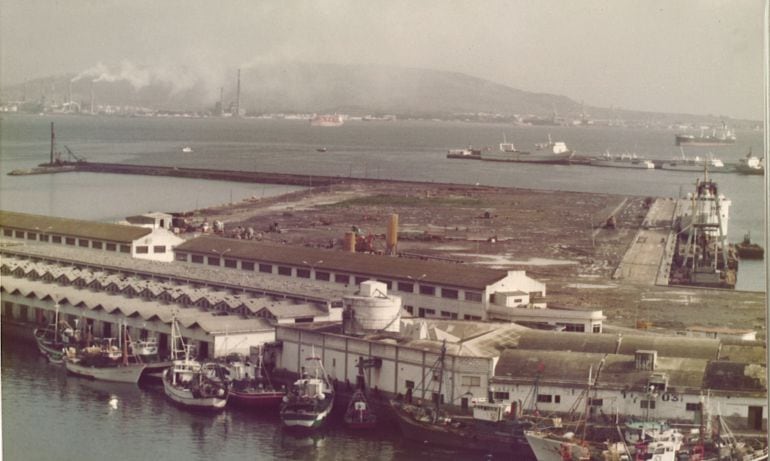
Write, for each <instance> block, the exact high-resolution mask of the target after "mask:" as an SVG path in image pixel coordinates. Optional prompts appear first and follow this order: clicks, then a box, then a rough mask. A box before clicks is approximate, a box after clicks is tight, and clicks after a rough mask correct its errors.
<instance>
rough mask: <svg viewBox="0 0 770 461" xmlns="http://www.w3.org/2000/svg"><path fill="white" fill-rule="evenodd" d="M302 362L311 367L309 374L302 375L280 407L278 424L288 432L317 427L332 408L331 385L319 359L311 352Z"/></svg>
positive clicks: (332, 392)
mask: <svg viewBox="0 0 770 461" xmlns="http://www.w3.org/2000/svg"><path fill="white" fill-rule="evenodd" d="M305 361H306V362H307V363H309V364H310V365H311V367H312V370H313V371H312V374H305V373H303V376H302V377H300V379H298V380H297V381H296V382H295V383H294V386H293V388H292V389H291V391H290V392H289V394H287V395H286V397H284V401H283V404H282V405H281V422H282V423H283V426H284V427H286V428H288V429H316V428H318V427H320V426H321V425H322V424H323V422H324V421H325V420H326V417H327V416H329V413H331V411H332V406H333V405H334V386H332V383H331V380H330V379H329V376H328V375H327V374H326V370H325V369H324V367H323V363H321V358H320V357H318V356H316V355H315V351H313V354H312V355H311V356H310V357H308V358H306V359H305Z"/></svg>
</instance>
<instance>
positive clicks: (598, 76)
mask: <svg viewBox="0 0 770 461" xmlns="http://www.w3.org/2000/svg"><path fill="white" fill-rule="evenodd" d="M763 16H764V1H763V0H585V1H580V0H500V1H497V0H469V1H460V0H456V1H455V0H404V1H401V0H383V1H379V0H328V1H327V0H307V1H302V0H298V1H292V0H0V81H2V83H3V84H6V83H18V82H22V81H24V80H25V79H31V78H35V77H41V76H47V75H51V74H61V73H71V72H82V71H84V70H87V69H89V68H93V67H94V66H96V65H98V64H100V63H101V64H102V66H107V67H110V66H120V65H122V66H128V67H132V66H146V65H149V66H151V67H152V68H155V69H160V70H161V72H162V71H163V69H171V68H174V67H175V66H179V65H183V66H185V67H186V68H187V69H188V72H189V73H190V74H191V75H190V76H188V78H208V79H220V78H224V75H223V71H224V69H225V68H226V67H235V66H248V65H256V64H258V63H260V62H265V61H274V60H285V59H291V60H301V61H320V62H325V61H329V62H336V63H370V64H387V65H398V66H407V67H422V68H432V69H440V70H448V71H456V72H462V73H466V74H470V75H473V76H477V77H481V78H485V79H489V80H492V81H495V82H498V83H503V84H506V85H509V86H512V87H515V88H519V89H522V90H527V91H536V92H547V93H555V94H563V95H565V96H568V97H570V98H572V99H574V100H576V101H581V100H584V101H585V103H586V104H588V105H599V106H615V107H622V108H625V109H639V110H651V111H665V112H687V113H698V114H715V115H716V114H722V115H727V116H732V117H747V118H754V119H761V118H762V107H763V104H762V98H763V89H762V88H763V87H762V81H763V76H762V33H763V31H762V27H763ZM121 63H122V64H121Z"/></svg>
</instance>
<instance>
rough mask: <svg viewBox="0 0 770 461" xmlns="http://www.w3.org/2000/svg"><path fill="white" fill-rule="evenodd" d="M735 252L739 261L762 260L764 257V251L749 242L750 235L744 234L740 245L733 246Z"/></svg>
mask: <svg viewBox="0 0 770 461" xmlns="http://www.w3.org/2000/svg"><path fill="white" fill-rule="evenodd" d="M735 252H736V253H737V254H738V257H739V258H741V259H762V258H764V257H765V249H764V248H762V247H761V246H760V245H758V244H756V243H753V242H752V241H751V234H750V233H748V232H747V233H746V234H745V235H744V236H743V241H742V242H741V243H736V244H735Z"/></svg>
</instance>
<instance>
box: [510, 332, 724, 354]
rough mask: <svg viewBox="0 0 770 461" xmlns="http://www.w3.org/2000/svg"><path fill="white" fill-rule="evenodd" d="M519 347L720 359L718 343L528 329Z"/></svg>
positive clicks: (677, 337)
mask: <svg viewBox="0 0 770 461" xmlns="http://www.w3.org/2000/svg"><path fill="white" fill-rule="evenodd" d="M618 343H619V344H618ZM518 348H519V349H537V350H552V351H572V352H593V353H604V354H614V353H616V352H617V353H619V354H624V355H634V354H635V353H636V351H638V350H654V351H658V356H659V357H684V358H693V359H707V360H716V359H717V358H718V357H719V356H718V354H719V340H716V339H711V338H689V337H683V336H663V335H658V336H656V335H605V334H576V333H565V332H562V333H553V332H542V331H535V330H530V331H526V332H524V333H522V335H521V338H520V339H519V343H518Z"/></svg>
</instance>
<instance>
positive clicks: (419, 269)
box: [174, 236, 508, 290]
mask: <svg viewBox="0 0 770 461" xmlns="http://www.w3.org/2000/svg"><path fill="white" fill-rule="evenodd" d="M174 251H175V252H189V253H197V254H205V255H211V256H217V257H222V256H223V255H224V257H225V258H228V257H229V258H239V259H245V260H251V261H262V262H266V263H272V264H286V265H289V266H294V267H308V268H310V266H311V265H312V266H313V268H315V269H316V270H324V269H326V270H333V271H335V272H345V273H349V274H360V275H367V276H371V277H384V278H389V279H395V280H404V281H409V277H412V279H414V280H419V281H420V283H428V284H430V283H433V284H437V285H443V286H453V287H460V288H470V289H474V290H484V289H485V288H486V287H487V286H488V285H490V284H492V283H494V282H497V281H499V280H501V279H503V278H504V277H506V276H507V275H508V272H507V271H505V270H498V269H489V268H485V267H478V266H470V265H465V264H456V263H455V264H453V263H446V262H439V261H423V260H419V259H408V258H395V257H389V256H377V255H370V254H363V253H350V252H345V251H339V250H323V249H318V248H309V247H295V246H287V245H275V244H269V243H262V242H253V241H247V240H236V239H226V238H221V237H211V236H202V237H198V238H195V239H191V240H188V241H186V242H184V243H182V244H181V245H179V246H177V247H176V248H174ZM317 261H322V262H317ZM423 274H424V276H423Z"/></svg>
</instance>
